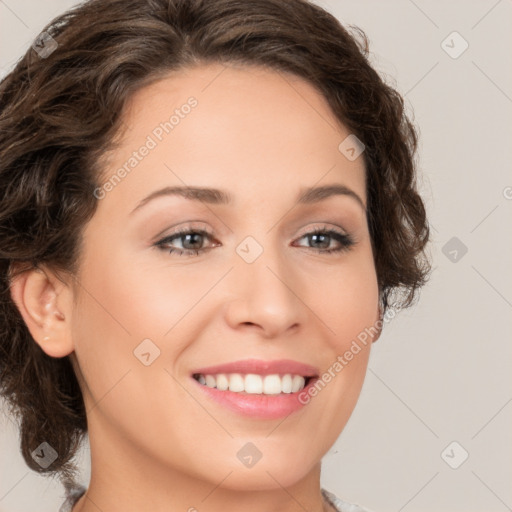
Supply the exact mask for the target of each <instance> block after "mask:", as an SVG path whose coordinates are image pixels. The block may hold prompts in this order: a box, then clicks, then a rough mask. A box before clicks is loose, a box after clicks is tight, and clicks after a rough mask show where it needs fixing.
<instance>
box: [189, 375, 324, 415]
mask: <svg viewBox="0 0 512 512" xmlns="http://www.w3.org/2000/svg"><path fill="white" fill-rule="evenodd" d="M192 380H193V381H194V382H195V383H196V384H197V385H198V386H199V387H200V388H201V390H202V391H203V393H206V395H208V396H209V397H210V398H211V399H213V400H215V401H216V402H217V403H219V404H220V405H223V406H224V407H226V408H227V409H230V410H231V411H234V412H237V413H239V414H242V415H244V416H250V417H252V418H261V419H277V418H283V417H286V416H289V415H290V414H292V413H294V412H297V411H299V410H301V409H302V408H303V407H304V405H307V403H305V404H303V403H301V402H300V401H299V395H301V396H303V397H305V396H306V394H307V393H308V388H310V387H311V386H312V385H314V383H315V381H316V380H317V379H316V378H314V379H311V380H310V381H309V382H308V385H307V386H305V387H304V388H303V389H301V390H300V391H297V392H296V393H280V394H279V395H263V394H261V395H259V394H251V393H235V392H234V391H221V390H219V389H217V388H209V387H208V386H205V385H204V384H201V383H200V382H198V381H197V380H196V379H194V378H193V377H192ZM308 398H309V397H308Z"/></svg>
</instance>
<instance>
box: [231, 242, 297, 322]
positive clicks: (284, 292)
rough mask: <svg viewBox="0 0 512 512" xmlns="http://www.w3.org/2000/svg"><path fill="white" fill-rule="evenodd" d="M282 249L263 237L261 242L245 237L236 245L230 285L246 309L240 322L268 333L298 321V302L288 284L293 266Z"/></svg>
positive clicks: (290, 284) (291, 278) (292, 284)
mask: <svg viewBox="0 0 512 512" xmlns="http://www.w3.org/2000/svg"><path fill="white" fill-rule="evenodd" d="M282 250H283V247H282V245H280V244H279V243H278V241H277V240H276V239H275V237H273V236H266V237H265V238H264V240H263V243H260V242H259V241H258V240H256V238H255V237H252V236H248V237H246V238H245V239H244V240H243V241H242V242H241V243H240V244H239V245H238V246H237V248H236V252H237V254H238V258H239V261H238V262H237V264H236V268H235V269H234V270H235V272H234V273H235V275H234V276H233V280H234V281H233V282H234V286H235V290H234V291H235V295H236V296H237V297H238V299H239V300H241V301H242V302H243V303H244V304H245V306H246V307H245V308H244V311H245V313H244V314H245V318H244V319H240V320H241V321H243V322H249V323H256V324H259V325H260V326H262V327H264V328H265V329H272V330H275V329H277V328H283V329H285V328H287V327H289V326H291V325H293V324H295V323H296V322H297V321H298V315H299V308H300V301H299V300H298V298H297V296H296V292H295V291H294V283H293V282H292V281H293V267H292V266H291V265H290V264H289V263H288V262H287V261H286V258H285V255H283V253H282ZM295 284H296V282H295Z"/></svg>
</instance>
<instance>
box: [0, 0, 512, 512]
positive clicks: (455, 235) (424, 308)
mask: <svg viewBox="0 0 512 512" xmlns="http://www.w3.org/2000/svg"><path fill="white" fill-rule="evenodd" d="M76 3H77V2H74V1H71V0H44V1H42V0H0V20H1V21H0V74H1V76H3V75H5V74H6V73H8V72H9V71H10V69H12V67H13V65H14V63H15V62H16V61H17V60H18V58H19V57H21V55H22V54H23V53H24V52H25V51H26V50H27V49H28V48H29V47H30V45H31V44H32V42H33V41H34V39H35V37H36V36H37V35H38V34H39V32H40V31H41V30H42V28H43V26H44V25H45V24H46V23H47V22H48V21H50V20H51V19H52V18H53V17H54V16H56V15H58V14H60V13H61V12H63V11H64V10H66V9H67V8H69V7H71V6H73V5H75V4H76ZM317 3H318V4H320V5H322V6H323V7H325V8H326V9H327V10H329V11H331V12H332V13H333V14H334V15H336V16H337V17H338V18H339V19H340V21H341V22H342V23H343V24H345V25H357V26H359V27H361V28H362V29H363V30H364V31H365V32H366V33H367V35H368V36H369V39H370V43H371V50H372V62H373V64H374V66H375V67H376V68H377V70H379V71H380V72H381V73H382V74H383V75H384V76H385V77H386V80H388V81H389V82H390V83H393V84H395V86H396V87H397V88H398V90H399V91H400V92H401V93H402V94H403V95H404V97H405V100H406V103H407V108H408V112H409V113H410V114H412V113H414V119H415V122H416V124H417V125H418V126H419V129H420V136H421V141H420V149H419V155H418V156H419V162H420V171H421V177H420V183H421V190H422V192H423V194H424V198H425V201H426V204H427V208H428V215H429V219H430V223H431V228H432V244H431V255H432V259H433V262H434V271H433V273H432V278H431V281H430V283H429V284H428V286H427V287H426V288H424V290H423V291H422V293H421V297H420V300H419V302H418V304H417V305H416V306H415V307H413V308H411V309H410V310H405V311H402V312H401V313H400V314H399V315H398V316H397V317H396V318H395V319H394V320H393V321H392V322H390V323H388V324H386V326H385V328H384V332H383V334H382V336H381V338H380V340H379V341H378V342H377V343H376V344H375V345H374V347H373V351H372V355H371V359H370V365H369V370H368V374H367V379H366V382H365V385H364V387H363V391H362V393H361V398H360V401H359V403H358V405H357V407H356V409H355V411H354V413H353V415H352V417H351V419H350V421H349V423H348V425H347V427H346V428H345V430H344V431H343V433H342V435H341V436H340V438H339V439H338V441H337V443H336V444H335V446H334V447H333V448H332V449H331V450H330V451H329V453H328V454H327V455H326V456H325V458H324V463H323V471H322V485H323V486H324V487H325V488H327V489H328V490H330V491H332V492H334V493H336V494H338V495H339V496H340V497H343V498H344V499H346V500H348V501H352V502H356V503H360V504H362V505H364V506H366V507H368V508H369V509H373V510H374V511H375V512H401V511H404V512H409V511H410V512H412V511H416V512H427V511H434V510H435V511H437V512H441V511H450V512H458V511H460V512H462V511H464V512H467V511H485V512H502V511H506V510H510V509H511V507H512V487H511V486H510V482H512V457H511V454H512V440H511V436H510V432H512V429H511V426H512V404H511V402H512V386H511V381H512V376H511V375H512V372H511V366H512V365H511V361H512V358H511V355H512V343H511V339H510V328H511V318H512V271H511V263H512V257H511V256H512V238H511V233H512V229H511V228H512V226H511V224H512V222H511V219H512V216H511V214H512V173H511V163H512V149H511V147H512V144H511V141H512V123H511V122H510V121H511V114H512V67H511V66H510V62H511V49H512V1H511V0H500V1H496V0H480V1H473V2H469V1H467V0H457V1H450V2H447V1H442V0H436V1H426V0H415V1H413V0H392V1H383V0H381V1H378V0H374V1H370V0H346V1H345V0H343V1H342V0H318V1H317ZM466 46H467V48H466ZM80 460H81V464H82V468H83V474H82V481H83V483H84V484H86V485H87V484H88V479H89V471H90V468H89V455H88V451H87V446H84V449H83V450H82V452H81V454H80ZM62 499H63V489H62V488H61V486H60V484H59V483H58V482H56V481H54V480H51V479H48V478H44V477H41V476H39V475H36V474H35V473H33V472H32V471H30V470H28V468H27V466H26V465H25V464H24V462H23V459H22V458H21V455H20V453H19V445H18V437H17V430H16V428H15V426H14V424H13V423H12V421H11V420H10V419H9V418H7V417H5V415H3V416H2V415H0V512H29V511H33V510H38V511H39V512H56V511H57V510H58V508H59V506H60V504H61V503H62ZM105 512H106V511H105Z"/></svg>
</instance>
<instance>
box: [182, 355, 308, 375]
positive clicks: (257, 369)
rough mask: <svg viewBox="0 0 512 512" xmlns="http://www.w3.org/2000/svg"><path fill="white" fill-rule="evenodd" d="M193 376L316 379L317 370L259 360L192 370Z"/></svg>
mask: <svg viewBox="0 0 512 512" xmlns="http://www.w3.org/2000/svg"><path fill="white" fill-rule="evenodd" d="M192 373H193V375H195V374H199V373H200V374H202V375H218V374H219V373H254V374H257V375H272V374H281V375H284V374H287V373H291V374H293V375H302V376H303V377H317V376H318V370H317V369H316V368H315V367H313V366H310V365H308V364H304V363H299V362H297V361H292V360H291V359H276V360H273V361H263V360H261V359H244V360H243V361H233V362H231V363H224V364H218V365H215V366H208V367H204V368H198V369H197V370H194V371H193V372H192Z"/></svg>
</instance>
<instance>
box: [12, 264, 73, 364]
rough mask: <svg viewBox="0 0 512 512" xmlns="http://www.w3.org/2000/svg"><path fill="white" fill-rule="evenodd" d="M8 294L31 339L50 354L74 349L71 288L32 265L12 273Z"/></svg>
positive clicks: (65, 353)
mask: <svg viewBox="0 0 512 512" xmlns="http://www.w3.org/2000/svg"><path fill="white" fill-rule="evenodd" d="M10 291H11V297H12V299H13V301H14V303H15V304H16V306H17V308H18V310H19V312H20V314H21V316H22V317H23V320H24V321H25V325H26V326H27V328H28V330H29V331H30V334H31V335H32V337H33V338H34V341H35V342H36V343H37V344H38V345H39V346H40V347H41V349H42V350H43V351H44V352H45V353H46V354H48V355H49V356H51V357H64V356H67V355H69V354H70V353H71V352H73V350H74V346H73V343H72V339H71V325H70V321H71V305H72V296H71V289H70V288H69V287H68V286H67V285H66V284H65V283H63V282H62V281H61V280H59V279H58V278H57V276H56V275H55V274H54V273H52V272H51V271H48V270H43V269H40V268H33V269H30V270H26V271H24V272H22V273H21V274H19V275H17V276H15V277H14V278H13V279H12V281H11V286H10Z"/></svg>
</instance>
